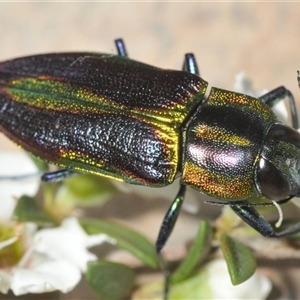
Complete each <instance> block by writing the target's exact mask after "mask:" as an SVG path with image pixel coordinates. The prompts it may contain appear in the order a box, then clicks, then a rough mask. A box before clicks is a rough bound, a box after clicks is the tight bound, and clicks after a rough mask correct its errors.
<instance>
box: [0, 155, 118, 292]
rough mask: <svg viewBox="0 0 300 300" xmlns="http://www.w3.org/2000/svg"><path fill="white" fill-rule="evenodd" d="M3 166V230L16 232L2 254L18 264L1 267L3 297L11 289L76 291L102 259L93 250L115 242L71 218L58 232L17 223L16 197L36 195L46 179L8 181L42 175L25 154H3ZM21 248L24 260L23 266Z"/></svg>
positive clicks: (0, 216)
mask: <svg viewBox="0 0 300 300" xmlns="http://www.w3.org/2000/svg"><path fill="white" fill-rule="evenodd" d="M0 164H1V172H2V173H1V174H0V176H1V178H0V198H1V210H0V230H1V231H3V232H8V233H12V234H11V235H10V236H9V238H6V239H4V240H1V241H0V250H2V251H3V250H4V251H5V250H6V249H5V248H7V249H9V255H10V256H11V257H9V258H10V259H11V258H15V260H16V263H15V264H13V265H9V266H7V265H5V266H1V265H0V292H1V293H7V292H8V290H9V289H11V290H12V291H13V292H14V294H15V295H22V294H25V293H44V292H49V291H55V290H59V291H61V292H64V293H66V292H68V291H70V290H72V289H73V288H74V287H75V286H76V285H77V283H78V282H79V280H80V278H81V272H84V271H86V264H87V262H88V261H93V260H96V259H97V257H96V256H95V255H94V254H92V253H90V252H89V251H88V250H87V248H88V247H92V246H94V245H97V244H100V243H103V242H104V241H109V242H111V243H113V242H114V241H113V240H112V239H110V238H108V237H107V236H106V235H103V234H98V235H91V236H90V235H88V234H86V232H85V231H84V230H83V229H82V227H81V226H80V224H79V223H78V221H77V219H76V218H67V219H65V220H64V221H63V222H62V224H61V226H59V227H57V228H48V229H42V230H37V226H36V224H33V223H23V224H19V223H16V222H13V221H12V220H11V217H12V213H13V210H14V208H15V206H16V198H18V197H20V196H21V195H24V194H26V195H29V196H34V195H35V194H36V192H37V190H38V186H39V182H40V179H39V177H38V176H36V177H35V178H27V179H26V180H17V181H16V180H12V181H11V180H9V181H8V180H4V179H3V177H5V176H15V175H16V174H17V175H21V174H34V173H37V168H36V166H35V165H34V164H33V162H32V161H31V160H30V159H29V158H28V156H27V155H25V154H22V153H14V154H13V153H5V154H4V153H1V155H0ZM8 247H12V249H13V251H10V250H11V249H10V248H8ZM20 248H21V249H22V251H23V255H22V256H21V259H20V260H19V261H18V257H17V256H18V255H17V254H18V251H19V249H20ZM1 253H3V252H1ZM0 255H1V254H0ZM14 256H15V257H14ZM13 261H14V260H13Z"/></svg>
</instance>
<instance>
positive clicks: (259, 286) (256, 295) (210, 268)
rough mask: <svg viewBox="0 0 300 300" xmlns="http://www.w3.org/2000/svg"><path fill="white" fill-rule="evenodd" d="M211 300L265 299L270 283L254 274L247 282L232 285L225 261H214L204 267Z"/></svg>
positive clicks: (269, 289)
mask: <svg viewBox="0 0 300 300" xmlns="http://www.w3.org/2000/svg"><path fill="white" fill-rule="evenodd" d="M205 269H206V272H207V274H208V278H209V279H208V286H210V289H211V291H212V294H213V297H212V298H213V299H257V300H259V299H266V298H267V296H268V295H269V293H270V291H271V288H272V284H271V281H270V280H269V279H268V278H267V277H265V276H261V275H259V274H258V273H257V272H255V273H254V274H253V275H252V276H251V277H250V278H249V279H248V280H246V281H245V282H243V283H241V284H239V285H236V286H234V285H232V283H231V280H230V277H229V274H228V269H227V265H226V262H225V260H223V259H215V260H213V261H212V262H210V263H208V264H207V266H206V267H205Z"/></svg>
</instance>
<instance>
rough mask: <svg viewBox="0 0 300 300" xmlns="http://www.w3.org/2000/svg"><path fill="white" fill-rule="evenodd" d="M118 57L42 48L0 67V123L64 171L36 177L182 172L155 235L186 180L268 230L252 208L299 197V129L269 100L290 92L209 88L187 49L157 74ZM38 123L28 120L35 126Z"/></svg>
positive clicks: (139, 178) (169, 222)
mask: <svg viewBox="0 0 300 300" xmlns="http://www.w3.org/2000/svg"><path fill="white" fill-rule="evenodd" d="M116 45H117V50H118V55H111V54H103V53H90V52H80V53H52V54H42V55H33V56H27V57H21V58H16V59H12V60H8V61H4V62H2V63H0V130H1V132H2V133H4V134H5V135H7V136H8V137H9V138H10V139H11V140H12V141H14V142H15V143H16V144H18V145H19V146H21V147H22V148H24V149H25V150H26V151H28V152H30V153H31V154H33V155H35V156H37V157H39V158H41V159H43V160H46V161H48V162H50V163H53V164H56V165H58V166H60V167H61V168H62V169H61V170H59V171H57V172H53V173H48V174H45V175H43V177H42V179H43V180H45V181H54V180H61V179H63V178H66V177H68V176H71V175H72V176H73V175H76V174H77V173H93V174H98V175H101V176H107V177H109V178H112V179H116V180H121V181H125V182H128V183H131V184H140V185H147V186H153V187H161V186H166V185H169V184H171V183H172V182H173V181H174V179H175V177H176V176H181V182H180V188H179V192H178V194H177V196H176V198H175V199H174V201H173V203H172V205H171V207H170V209H169V211H168V212H167V214H166V216H165V218H164V220H163V225H162V226H161V230H160V233H159V235H158V239H157V242H156V249H157V252H158V253H159V252H160V251H161V249H162V247H163V246H164V244H165V243H166V241H167V239H168V237H169V235H170V234H171V232H172V229H173V227H174V224H175V221H176V219H177V217H178V214H179V211H180V207H181V204H182V201H183V199H184V195H185V187H186V186H190V187H192V188H194V189H197V190H198V191H200V192H202V193H205V194H208V195H210V196H213V197H215V198H216V200H215V201H210V202H211V203H218V204H220V203H222V204H224V205H229V206H230V207H231V208H232V209H233V210H234V212H235V213H236V214H237V215H239V216H240V217H241V218H242V219H243V220H244V221H245V222H247V223H248V224H249V225H250V226H252V227H253V228H254V229H256V230H257V231H258V232H260V233H261V234H262V235H264V236H269V237H281V236H286V235H289V234H293V233H295V232H299V231H300V222H299V223H296V224H293V225H290V226H289V227H285V228H284V229H278V230H275V229H274V228H273V226H272V225H271V224H269V223H268V222H267V221H266V220H265V219H264V218H263V217H262V216H260V215H259V213H258V212H257V211H256V209H255V206H256V205H262V204H258V203H256V200H255V198H253V197H256V196H263V197H265V203H264V204H265V205H270V204H271V205H272V204H273V202H272V201H273V200H276V201H277V204H283V203H285V202H287V201H289V200H290V199H291V198H293V197H295V196H299V195H300V174H299V170H300V166H299V163H300V134H299V133H298V132H297V131H296V130H295V129H293V128H291V127H288V126H285V125H282V124H281V123H280V122H279V121H278V119H277V117H276V116H275V114H274V113H273V112H272V109H271V108H272V106H273V105H274V104H276V103H277V102H278V101H281V100H283V99H284V98H288V99H289V103H290V111H291V116H292V121H293V127H294V128H298V116H297V112H296V107H295V101H294V98H293V96H292V94H291V93H290V92H289V90H287V89H286V88H285V87H283V86H281V87H279V88H276V89H274V90H272V91H271V92H269V93H267V94H266V95H264V96H262V97H260V98H258V99H256V98H252V97H250V96H247V95H242V94H239V93H235V92H231V91H225V90H222V89H218V88H211V90H210V93H209V95H208V96H207V97H206V96H205V92H206V90H207V82H206V81H205V80H203V79H202V78H200V77H199V72H198V67H197V63H196V59H195V57H194V55H193V54H186V56H185V60H184V66H183V70H182V71H174V70H163V69H159V68H156V67H153V66H149V65H147V64H144V63H140V62H137V61H134V60H131V59H129V58H128V57H127V54H126V50H125V46H124V43H123V41H122V40H117V41H116ZM37 124H38V126H37Z"/></svg>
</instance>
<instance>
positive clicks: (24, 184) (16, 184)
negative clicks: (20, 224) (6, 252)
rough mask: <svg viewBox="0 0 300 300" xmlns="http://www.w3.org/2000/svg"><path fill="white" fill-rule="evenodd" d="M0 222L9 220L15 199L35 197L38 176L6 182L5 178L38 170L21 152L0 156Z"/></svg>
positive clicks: (6, 153) (2, 153) (5, 153)
mask: <svg viewBox="0 0 300 300" xmlns="http://www.w3.org/2000/svg"><path fill="white" fill-rule="evenodd" d="M0 165H1V173H0V177H1V178H0V199H1V210H0V221H1V222H7V221H9V220H10V218H11V216H12V213H13V210H14V208H15V206H16V201H15V200H14V197H15V198H19V197H20V196H22V195H24V194H26V195H31V196H33V195H35V194H36V192H37V190H38V187H39V182H40V179H39V177H38V176H36V177H30V178H26V179H22V180H16V179H12V180H6V179H5V177H6V176H16V175H21V174H25V175H26V174H34V173H37V171H38V169H37V167H36V166H35V164H34V163H33V161H32V160H31V159H30V158H29V157H28V155H26V154H25V153H23V152H16V153H12V152H1V154H0Z"/></svg>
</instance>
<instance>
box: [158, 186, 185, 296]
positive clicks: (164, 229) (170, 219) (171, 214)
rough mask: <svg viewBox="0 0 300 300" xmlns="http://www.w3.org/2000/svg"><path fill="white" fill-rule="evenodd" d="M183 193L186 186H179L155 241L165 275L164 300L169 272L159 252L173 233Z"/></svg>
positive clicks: (167, 287) (167, 289)
mask: <svg viewBox="0 0 300 300" xmlns="http://www.w3.org/2000/svg"><path fill="white" fill-rule="evenodd" d="M185 191H186V186H185V185H182V184H181V185H180V189H179V191H178V193H177V195H176V197H175V199H174V200H173V202H172V204H171V206H170V208H169V210H168V211H167V213H166V215H165V217H164V219H163V222H162V225H161V227H160V230H159V234H158V238H157V240H156V252H157V254H158V258H159V262H160V266H161V268H162V269H163V271H164V275H165V289H164V299H167V295H168V291H169V277H170V272H169V270H168V269H167V268H166V266H165V263H164V261H163V258H162V256H161V254H160V251H161V249H162V248H163V247H164V245H165V244H166V242H167V240H168V238H169V236H170V234H171V233H172V231H173V228H174V225H175V223H176V220H177V218H178V215H179V212H180V209H181V206H182V202H183V199H184V195H185Z"/></svg>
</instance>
